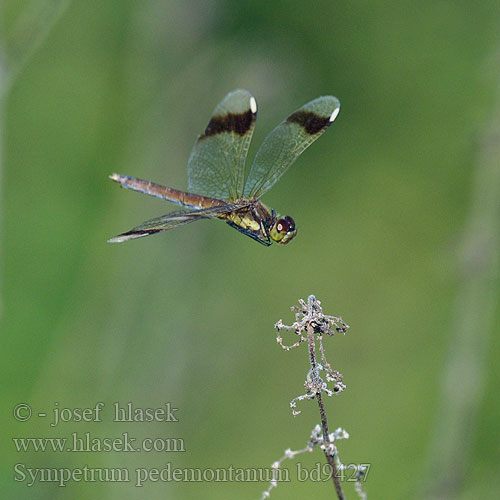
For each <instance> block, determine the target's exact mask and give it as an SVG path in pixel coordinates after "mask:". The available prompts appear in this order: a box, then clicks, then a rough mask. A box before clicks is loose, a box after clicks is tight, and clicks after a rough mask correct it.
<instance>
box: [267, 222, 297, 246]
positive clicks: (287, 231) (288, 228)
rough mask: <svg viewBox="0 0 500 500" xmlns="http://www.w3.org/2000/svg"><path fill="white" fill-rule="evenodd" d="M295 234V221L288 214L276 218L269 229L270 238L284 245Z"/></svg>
mask: <svg viewBox="0 0 500 500" xmlns="http://www.w3.org/2000/svg"><path fill="white" fill-rule="evenodd" d="M296 234H297V229H296V228H295V221H294V220H293V219H292V218H291V217H290V216H289V215H287V216H286V217H283V218H281V219H278V220H277V221H276V223H275V224H274V226H273V228H272V229H271V238H272V239H273V240H274V241H276V242H278V243H280V244H281V245H286V244H287V243H288V242H289V241H290V240H292V239H293V237H294V236H295V235H296Z"/></svg>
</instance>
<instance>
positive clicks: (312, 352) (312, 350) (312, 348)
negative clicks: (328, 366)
mask: <svg viewBox="0 0 500 500" xmlns="http://www.w3.org/2000/svg"><path fill="white" fill-rule="evenodd" d="M307 341H308V343H309V358H310V361H311V369H312V373H313V377H319V373H318V367H317V364H316V345H315V343H314V329H313V327H312V325H311V323H308V325H307ZM316 401H317V402H318V406H319V413H320V415H321V428H322V430H323V441H324V443H325V447H324V450H323V451H324V453H325V457H326V460H327V462H328V465H330V469H331V471H332V480H333V484H334V486H335V491H336V492H337V496H338V498H339V500H344V493H343V491H342V487H341V485H340V479H339V475H338V473H337V466H336V464H335V458H334V456H333V455H332V453H331V447H330V446H328V443H330V437H329V432H328V420H327V418H326V411H325V405H324V404H323V397H322V395H321V392H316Z"/></svg>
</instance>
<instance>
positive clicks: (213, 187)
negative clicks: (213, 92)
mask: <svg viewBox="0 0 500 500" xmlns="http://www.w3.org/2000/svg"><path fill="white" fill-rule="evenodd" d="M256 116H257V103H256V101H255V98H254V97H253V96H252V94H250V92H248V90H241V89H239V90H235V91H234V92H231V93H230V94H228V95H227V96H226V97H225V98H224V99H223V100H222V102H220V103H219V104H218V105H217V107H216V108H215V110H214V112H213V115H212V118H211V119H210V122H209V123H208V125H207V128H206V129H205V133H204V134H202V135H200V136H199V137H198V140H197V141H196V144H195V145H194V147H193V151H192V152H191V156H190V158H189V163H188V191H189V192H190V193H196V194H200V195H203V196H209V197H211V198H217V199H219V200H229V199H232V200H236V199H239V198H241V196H242V194H243V182H244V178H245V160H246V157H247V153H248V148H249V146H250V140H251V139H252V134H253V130H254V126H255V119H256Z"/></svg>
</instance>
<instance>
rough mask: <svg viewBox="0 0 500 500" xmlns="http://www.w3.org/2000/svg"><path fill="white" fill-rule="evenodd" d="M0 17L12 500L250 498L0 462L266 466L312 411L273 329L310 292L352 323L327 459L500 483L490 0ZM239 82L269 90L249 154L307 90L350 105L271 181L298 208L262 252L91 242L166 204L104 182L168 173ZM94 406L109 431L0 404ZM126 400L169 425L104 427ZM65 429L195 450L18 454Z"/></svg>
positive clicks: (499, 20)
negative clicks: (168, 407) (341, 434)
mask: <svg viewBox="0 0 500 500" xmlns="http://www.w3.org/2000/svg"><path fill="white" fill-rule="evenodd" d="M1 8H2V55H3V57H2V59H1V61H0V63H1V69H0V71H1V74H0V76H1V78H2V82H3V93H2V101H1V108H2V109H1V112H0V129H1V133H2V139H3V140H2V148H1V151H2V156H1V168H2V172H1V178H2V194H1V198H2V199H1V235H2V243H1V257H2V268H1V284H0V293H1V301H2V317H1V332H2V348H1V349H2V350H1V369H2V401H3V408H4V411H3V412H2V429H3V430H4V431H3V432H2V433H3V434H4V445H3V446H2V452H0V459H1V464H2V484H1V486H0V487H1V490H2V492H4V494H5V498H12V499H14V498H16V499H17V498H19V499H24V498H36V499H41V498H51V499H52V498H65V499H66V498H72V499H94V498H131V499H136V498H137V499H139V498H141V499H142V498H148V499H157V498H173V499H176V498H218V499H225V498H245V499H246V498H248V499H256V498H260V496H261V492H262V491H263V490H264V489H265V488H266V487H267V485H266V484H264V483H241V482H232V483H217V482H205V483H174V482H170V483H165V482H163V483H162V482H156V483H153V482H150V483H148V484H146V485H145V486H144V487H142V488H137V487H135V486H134V485H133V483H132V484H113V483H87V484H85V483H83V482H80V483H77V482H71V483H70V484H68V485H67V486H66V487H58V486H56V485H54V484H35V485H34V486H33V487H28V486H27V485H26V481H25V482H16V481H15V480H14V471H13V467H14V464H16V463H24V464H26V466H27V467H72V468H75V467H82V466H83V465H85V464H88V465H89V467H128V468H129V469H130V470H131V471H133V470H134V469H135V468H137V467H148V468H151V467H158V468H162V467H165V464H166V463H167V462H170V463H171V464H172V467H181V468H186V467H204V468H206V467H209V468H215V467H228V466H229V465H231V464H232V465H233V466H234V467H268V466H269V465H270V464H271V463H272V462H273V461H274V460H276V459H278V458H279V457H280V456H281V455H282V453H283V450H285V449H286V448H292V449H298V448H302V447H303V446H304V445H305V443H306V441H307V440H308V437H309V434H310V432H311V429H312V428H313V427H314V425H315V424H316V423H318V422H319V415H318V412H317V408H316V406H315V404H314V403H302V405H301V406H300V409H302V410H303V412H302V414H301V415H300V416H299V417H297V418H293V417H292V416H291V412H290V409H289V407H288V403H289V401H290V400H291V399H292V398H293V397H295V396H297V395H299V394H300V393H302V392H303V381H304V378H305V375H306V372H307V369H308V360H307V350H306V349H305V346H303V348H301V349H297V350H294V351H292V352H290V353H286V352H284V351H282V350H281V349H280V348H279V347H278V346H277V345H276V341H275V331H274V328H273V325H274V323H275V322H276V321H277V320H278V319H280V318H283V320H284V321H285V322H288V323H290V322H291V321H293V315H292V313H291V312H290V310H289V308H290V306H292V305H293V304H295V303H296V302H297V299H299V298H304V299H305V298H307V296H308V295H309V294H311V293H314V294H315V295H316V296H317V297H318V298H319V299H320V300H321V301H322V303H323V306H324V309H325V312H326V313H328V314H335V315H341V316H342V317H343V318H344V319H345V320H346V321H347V322H348V323H349V324H350V326H351V329H350V330H349V332H348V334H347V335H346V336H345V337H343V336H341V335H337V336H335V337H334V338H328V339H327V341H326V349H327V353H328V356H329V360H330V362H331V363H332V364H333V366H334V367H335V368H337V369H338V370H340V371H341V372H342V373H343V374H344V381H345V383H346V384H347V390H346V391H345V392H344V393H342V394H341V395H340V396H338V397H335V398H333V399H328V400H327V411H328V416H329V423H330V427H331V429H332V430H333V429H335V428H336V427H339V426H342V427H344V428H345V429H347V431H348V432H349V433H350V435H351V437H350V439H349V440H347V441H342V442H340V443H339V450H340V453H341V458H342V460H343V461H344V462H345V463H356V462H362V463H370V464H372V466H371V470H370V474H369V477H368V480H367V482H366V483H365V488H366V491H367V493H368V498H372V499H374V498H431V497H436V498H459V499H470V498H498V496H499V495H500V480H499V478H498V474H496V476H495V473H497V472H498V463H499V461H500V445H499V439H498V421H499V413H500V403H499V399H498V387H499V381H500V369H499V366H500V355H499V349H498V347H499V342H498V333H499V328H498V326H497V325H498V321H499V320H500V317H499V308H498V295H497V292H498V273H497V270H498V254H499V252H498V248H499V245H498V220H499V215H500V210H499V208H500V204H499V203H498V199H499V196H500V194H499V193H498V187H499V186H500V179H499V176H498V173H497V172H498V170H499V168H500V162H498V160H497V159H496V158H498V156H497V155H496V154H495V151H497V152H498V149H497V150H495V147H496V145H497V143H498V142H499V141H498V140H497V139H498V136H497V135H495V133H494V132H495V130H496V127H497V122H498V121H499V115H500V112H499V110H500V105H499V103H498V95H497V90H498V88H499V86H500V85H499V83H500V78H499V77H500V71H499V70H500V57H499V54H500V30H499V28H500V4H499V3H498V2H497V1H494V0H488V1H484V2H474V3H473V4H472V3H471V2H465V1H458V2H457V1H451V0H450V1H440V2H435V1H422V2H409V1H390V2H370V1H353V2H339V1H317V2H302V1H288V2H266V1H256V0H253V1H246V0H245V1H238V2H236V1H233V2H230V1H206V2H202V1H200V0H198V1H195V0H187V1H186V0H184V1H174V0H171V1H166V2H163V1H160V0H146V1H143V2H137V1H131V0H110V1H106V2H95V1H93V2H81V1H78V2H76V1H75V2H64V1H63V2H61V1H59V2H57V1H56V2H54V1H52V2H49V1H44V0H32V1H30V2H27V1H13V0H7V1H5V0H4V1H3V2H2V4H1ZM238 87H242V88H247V89H249V90H250V91H251V92H252V93H253V94H254V95H255V96H256V98H257V101H258V104H259V119H258V123H257V128H256V132H255V135H254V140H253V146H252V148H251V150H250V157H252V156H253V154H254V153H255V151H256V145H258V144H260V142H261V141H262V139H263V138H264V137H265V135H266V134H267V133H268V132H269V131H270V130H271V128H272V127H273V126H274V125H276V124H277V123H278V122H279V121H280V120H281V119H283V117H285V116H286V115H287V114H289V113H290V112H292V111H293V110H295V109H296V108H297V107H299V106H300V105H302V104H303V103H305V102H307V101H308V100H310V99H312V98H314V97H316V96H318V95H323V94H333V95H336V96H337V97H338V98H339V99H340V101H341V103H342V111H341V113H340V116H339V118H338V119H337V121H336V122H335V124H334V125H333V127H332V128H331V129H330V130H329V131H328V132H327V133H326V134H325V135H324V136H323V137H321V138H320V139H319V141H318V142H317V143H315V144H314V145H313V146H312V147H311V149H310V150H308V151H306V152H305V153H304V155H303V156H302V157H301V158H300V159H299V160H298V161H297V163H296V164H295V165H294V166H293V168H292V169H291V170H290V171H289V172H288V174H287V175H286V176H285V177H284V178H283V179H282V180H281V181H280V182H279V183H278V184H277V185H276V186H275V187H274V188H273V190H272V191H270V192H269V193H268V194H266V196H265V197H264V200H263V201H264V202H265V203H266V204H268V205H269V206H271V207H274V208H275V209H276V210H278V211H279V212H281V213H289V214H290V215H292V216H293V217H294V218H295V220H296V223H297V225H298V227H299V233H298V236H297V238H296V239H295V240H294V241H293V242H292V243H291V244H290V245H288V246H286V247H280V246H278V245H274V246H273V247H271V248H265V247H263V246H261V245H258V244H257V243H255V242H253V241H252V240H250V239H249V238H246V237H244V236H242V235H240V234H239V233H237V232H236V231H234V230H232V229H230V228H229V227H227V226H226V225H225V224H222V223H218V222H213V221H208V222H207V221H205V222H200V223H197V224H193V225H189V226H186V227H183V228H179V229H177V230H174V231H171V232H169V233H165V234H161V235H157V236H154V237H150V238H145V239H143V240H139V241H133V242H130V243H126V244H122V245H108V244H106V239H107V238H109V237H111V236H113V235H115V234H117V233H119V232H121V231H125V230H128V229H130V228H131V227H132V226H133V225H136V224H138V223H140V222H142V221H143V220H146V219H148V218H151V217H154V216H158V215H162V214H164V213H167V212H168V211H169V210H170V209H172V208H174V207H173V206H170V205H168V204H166V203H164V202H161V201H159V200H155V199H152V198H149V197H146V196H142V195H139V194H136V193H132V192H128V191H125V190H122V189H119V188H118V187H117V186H116V185H115V184H113V183H112V182H111V181H110V180H109V179H108V178H107V176H108V175H109V174H110V173H112V172H119V173H123V174H127V175H131V176H136V177H141V178H144V179H151V180H154V181H156V182H159V183H163V184H167V185H170V186H173V187H177V188H180V189H184V188H185V187H186V171H187V170H186V167H187V159H188V157H189V152H190V149H191V147H192V145H193V143H194V141H195V139H196V137H197V135H198V134H199V133H201V132H202V131H203V129H204V127H205V126H206V124H207V123H208V119H209V117H210V113H211V112H212V110H213V108H214V107H215V105H216V104H217V102H219V100H220V99H222V97H223V96H224V95H225V94H226V93H227V92H229V91H230V90H232V89H234V88H238ZM485 149H487V151H486V152H485V151H484V150H485ZM491 151H492V154H489V153H491ZM488 152H489V153H488ZM499 154H500V153H499ZM481 172H487V174H485V175H482V174H481ZM495 176H496V177H495ZM478 234H479V236H481V235H483V236H484V235H487V236H489V237H490V238H489V239H488V238H487V241H486V243H484V240H483V239H481V237H476V236H477V235H478ZM471 245H472V246H471ZM471 249H472V250H471ZM485 249H487V250H485ZM469 250H470V251H469ZM464 255H465V257H464ZM471 255H472V256H471ZM293 341H294V339H290V343H292V342H293ZM98 401H102V402H105V403H106V410H107V411H108V413H106V414H105V415H104V422H102V423H93V424H80V423H62V424H60V425H59V426H57V427H55V428H52V427H50V425H49V422H48V418H47V419H43V418H38V417H36V416H34V417H33V418H32V419H31V420H30V421H28V422H16V421H15V420H14V418H13V416H12V409H13V407H14V406H15V405H16V404H17V403H28V404H30V405H31V407H32V408H33V411H34V413H38V412H43V411H45V412H46V413H48V414H51V412H52V409H53V408H54V405H55V402H58V404H59V406H60V407H70V408H74V407H80V408H82V407H93V406H95V404H96V402H98ZM115 401H119V402H121V403H122V404H125V403H127V402H129V401H131V402H133V403H134V404H135V405H136V406H139V407H153V408H154V407H161V406H162V405H164V403H166V402H172V405H173V406H176V407H178V408H180V410H179V412H178V416H179V420H180V421H179V422H178V423H129V424H117V423H112V422H111V421H110V410H111V408H110V407H111V405H112V403H113V402H115ZM462 431H463V432H462ZM72 432H79V433H84V432H92V433H93V435H95V436H99V437H116V436H120V435H121V434H122V433H123V432H129V434H130V435H131V436H134V437H137V438H138V439H139V438H142V437H146V436H147V437H180V438H183V439H184V442H185V447H186V452H185V453H170V454H168V453H155V452H151V453H136V454H132V453H104V452H102V453H88V454H77V453H52V452H45V453H42V452H38V453H21V452H16V451H15V448H14V445H13V442H12V437H20V436H26V437H34V436H36V437H61V436H62V437H69V436H70V434H71V433H72ZM300 460H301V461H302V462H303V464H304V466H307V467H309V466H311V467H312V466H313V464H315V463H316V462H321V463H322V462H323V461H324V458H323V456H322V454H321V453H320V452H319V450H317V451H316V452H315V453H314V454H312V455H307V456H306V457H301V458H300ZM289 467H290V470H291V477H292V479H293V482H292V483H289V484H282V485H280V486H279V487H278V488H277V489H275V490H273V492H272V497H271V498H276V499H280V498H307V497H313V496H315V497H318V498H333V489H332V486H331V484H330V483H329V482H328V483H322V482H298V481H297V480H296V474H294V470H295V465H294V464H293V463H291V464H289ZM344 486H345V493H346V496H347V498H356V495H355V493H354V489H353V485H352V484H351V483H345V484H344Z"/></svg>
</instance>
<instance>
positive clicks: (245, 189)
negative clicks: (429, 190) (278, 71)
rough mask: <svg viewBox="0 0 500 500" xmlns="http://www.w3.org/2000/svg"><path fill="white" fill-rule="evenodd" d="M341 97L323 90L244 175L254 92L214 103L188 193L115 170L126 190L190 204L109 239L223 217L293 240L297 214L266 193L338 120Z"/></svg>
mask: <svg viewBox="0 0 500 500" xmlns="http://www.w3.org/2000/svg"><path fill="white" fill-rule="evenodd" d="M339 111H340V103H339V101H338V100H337V98H335V97H333V96H323V97H318V98H317V99H314V100H312V101H310V102H308V103H307V104H304V106H302V107H301V108H299V109H298V110H297V111H295V112H294V113H292V114H291V115H290V116H289V117H288V118H286V119H285V120H284V121H283V122H281V123H280V124H279V125H278V126H277V127H276V128H275V129H274V130H273V131H272V132H271V133H270V134H269V135H268V136H267V137H266V138H265V139H264V142H263V143H262V145H261V146H260V148H259V150H258V151H257V154H256V156H255V159H254V161H253V163H252V166H251V168H250V171H249V173H248V177H247V178H246V180H245V160H246V156H247V152H248V148H249V146H250V140H251V138H252V134H253V130H254V126H255V119H256V116H257V103H256V101H255V98H254V97H253V96H252V94H250V92H248V91H247V90H235V91H234V92H231V93H229V94H228V95H227V96H226V97H225V98H224V99H223V100H222V101H221V102H220V103H219V105H218V106H217V107H216V108H215V110H214V113H213V115H212V118H211V119H210V122H209V123H208V125H207V128H206V129H205V132H204V133H203V134H202V135H200V136H199V137H198V140H197V141H196V144H195V145H194V147H193V150H192V152H191V156H190V158H189V162H188V192H184V191H179V190H177V189H173V188H170V187H166V186H161V185H159V184H155V183H153V182H150V181H144V180H142V179H136V178H134V177H129V176H125V175H120V174H113V175H111V176H110V178H111V179H112V180H114V181H115V182H117V183H118V184H120V185H121V186H123V187H124V188H127V189H132V190H133V191H138V192H140V193H144V194H149V195H151V196H155V197H157V198H161V199H163V200H166V201H170V202H173V203H177V204H179V205H182V206H183V207H186V208H185V209H184V210H181V211H177V212H172V213H169V214H167V215H163V216H161V217H157V218H155V219H151V220H149V221H146V222H144V223H143V224H141V225H140V226H137V227H135V228H133V229H131V230H130V231H127V232H126V233H122V234H119V235H118V236H115V237H114V238H111V239H110V240H108V242H109V243H119V242H122V241H127V240H131V239H135V238H141V237H143V236H149V235H150V234H155V233H159V232H161V231H166V230H167V229H171V228H173V227H176V226H180V225H182V224H187V223H188V222H194V221H196V220H201V219H213V218H216V219H222V220H224V221H225V222H226V223H227V224H229V225H230V226H231V227H234V228H235V229H237V230H238V231H240V232H241V233H243V234H245V235H247V236H250V237H251V238H253V239H254V240H257V241H258V242H259V243H262V244H263V245H266V246H269V245H271V244H272V242H273V241H275V242H277V243H280V244H282V245H284V244H286V243H288V242H289V241H290V240H291V239H292V238H293V237H294V236H295V234H296V233H297V229H296V227H295V222H294V220H293V219H292V218H291V217H290V216H288V215H287V216H285V217H279V216H277V215H276V213H275V211H274V210H269V209H268V208H267V207H266V206H265V205H264V204H263V203H262V202H261V201H260V197H261V196H262V195H263V194H264V193H265V192H267V191H268V190H269V189H271V187H273V186H274V184H275V183H276V182H277V181H278V180H279V179H280V177H281V176H282V175H283V174H284V173H285V172H286V171H287V170H288V168H289V167H290V165H292V163H293V162H294V161H295V160H296V159H297V157H298V156H299V155H300V154H301V153H302V152H303V151H304V150H305V149H306V148H307V147H309V146H310V145H311V144H312V143H313V142H314V141H315V140H316V139H317V138H318V137H319V136H320V135H321V134H323V132H325V130H326V129H327V128H328V127H329V126H330V125H331V124H332V123H333V121H334V120H335V118H336V117H337V115H338V113H339Z"/></svg>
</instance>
